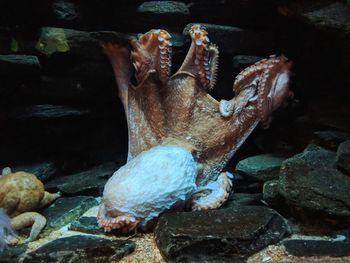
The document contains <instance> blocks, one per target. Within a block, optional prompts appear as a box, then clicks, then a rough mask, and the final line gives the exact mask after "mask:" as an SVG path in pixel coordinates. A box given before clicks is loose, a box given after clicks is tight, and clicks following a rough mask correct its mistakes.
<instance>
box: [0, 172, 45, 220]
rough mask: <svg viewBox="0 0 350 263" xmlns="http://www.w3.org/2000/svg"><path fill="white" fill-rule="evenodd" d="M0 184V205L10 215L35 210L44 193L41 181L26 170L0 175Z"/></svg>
mask: <svg viewBox="0 0 350 263" xmlns="http://www.w3.org/2000/svg"><path fill="white" fill-rule="evenodd" d="M0 185H1V187H0V207H2V208H4V209H5V210H6V211H7V213H8V214H9V215H10V217H13V216H16V215H18V214H21V213H23V212H28V211H35V210H37V209H38V208H39V207H40V203H41V200H42V199H43V197H44V193H45V189H44V185H43V183H42V182H41V181H40V180H39V179H38V178H37V177H36V176H35V175H34V174H30V173H26V172H16V173H11V174H8V175H3V176H0Z"/></svg>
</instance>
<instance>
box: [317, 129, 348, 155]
mask: <svg viewBox="0 0 350 263" xmlns="http://www.w3.org/2000/svg"><path fill="white" fill-rule="evenodd" d="M346 140H350V133H346V132H341V131H335V130H324V131H315V132H314V134H313V138H312V142H313V143H314V144H317V145H319V146H321V147H324V148H327V149H330V150H332V151H336V150H337V148H338V146H339V144H341V143H342V142H344V141H346Z"/></svg>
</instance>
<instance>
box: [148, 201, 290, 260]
mask: <svg viewBox="0 0 350 263" xmlns="http://www.w3.org/2000/svg"><path fill="white" fill-rule="evenodd" d="M288 231H289V226H288V224H287V222H286V220H285V219H284V218H283V217H282V216H280V215H279V214H278V213H277V212H275V211H274V210H272V209H270V208H266V207H263V206H245V207H239V208H236V209H232V208H229V209H221V210H209V211H200V212H189V213H170V214H164V215H163V216H162V217H161V218H160V220H159V222H158V225H157V227H156V230H155V237H156V242H157V245H158V247H159V249H160V251H161V253H162V254H163V256H164V257H165V258H166V259H167V260H168V261H170V262H242V261H243V260H244V259H245V258H246V257H247V256H248V255H251V254H253V253H254V252H256V251H259V250H261V249H262V248H264V247H266V246H268V245H269V244H273V243H277V242H279V241H280V240H281V239H282V238H283V237H284V236H285V235H286V234H287V233H288Z"/></svg>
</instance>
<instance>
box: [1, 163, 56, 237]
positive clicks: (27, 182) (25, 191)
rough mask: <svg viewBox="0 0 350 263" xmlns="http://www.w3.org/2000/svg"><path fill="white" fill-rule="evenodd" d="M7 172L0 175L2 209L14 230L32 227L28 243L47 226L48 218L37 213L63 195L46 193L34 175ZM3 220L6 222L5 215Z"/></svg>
mask: <svg viewBox="0 0 350 263" xmlns="http://www.w3.org/2000/svg"><path fill="white" fill-rule="evenodd" d="M4 170H5V169H4ZM6 170H7V172H5V173H4V172H3V175H0V185H1V188H0V208H2V209H4V211H5V212H6V214H7V215H8V216H9V218H10V223H11V227H12V229H14V230H20V229H22V228H25V227H28V226H32V228H31V231H30V234H29V238H28V241H33V240H35V239H37V237H38V235H39V234H40V232H41V230H42V229H43V228H44V227H45V225H46V218H45V217H44V216H42V215H41V214H39V213H37V212H35V211H36V210H39V209H40V208H42V207H45V206H47V205H49V204H51V203H52V202H54V201H55V200H56V199H57V198H59V197H60V196H61V194H60V193H53V194H52V193H49V192H46V191H45V189H44V185H43V183H42V182H41V181H40V180H39V179H38V178H37V177H36V176H35V175H34V174H31V173H27V172H16V173H12V172H11V171H10V170H8V169H6ZM2 218H3V219H4V220H5V218H6V217H5V215H4V214H2ZM0 220H1V219H0ZM1 231H2V230H1V226H0V232H1ZM6 231H8V230H6ZM0 242H1V241H0Z"/></svg>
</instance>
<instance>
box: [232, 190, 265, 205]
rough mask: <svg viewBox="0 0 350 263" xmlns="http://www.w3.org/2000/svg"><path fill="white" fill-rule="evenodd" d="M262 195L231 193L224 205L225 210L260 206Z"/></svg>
mask: <svg viewBox="0 0 350 263" xmlns="http://www.w3.org/2000/svg"><path fill="white" fill-rule="evenodd" d="M261 199H262V194H250V193H232V194H231V195H230V197H229V199H228V201H227V204H226V205H225V208H227V207H230V208H238V207H241V206H248V205H260V204H261V202H260V200H261Z"/></svg>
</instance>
